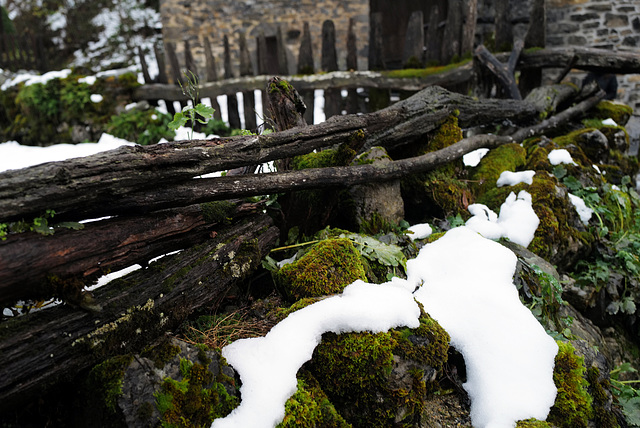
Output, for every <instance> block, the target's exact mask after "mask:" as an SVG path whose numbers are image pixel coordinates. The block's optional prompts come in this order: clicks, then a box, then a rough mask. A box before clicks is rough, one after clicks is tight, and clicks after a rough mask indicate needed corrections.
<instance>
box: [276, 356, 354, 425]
mask: <svg viewBox="0 0 640 428" xmlns="http://www.w3.org/2000/svg"><path fill="white" fill-rule="evenodd" d="M351 427H352V425H351V424H350V423H348V422H347V421H345V420H344V418H343V417H342V416H340V414H339V413H338V412H337V411H336V408H335V407H334V405H333V404H331V402H330V401H329V398H328V397H327V395H326V394H325V393H324V391H322V389H321V388H320V384H319V383H318V381H317V380H316V379H315V378H314V377H313V375H312V374H311V373H309V372H308V371H306V370H304V369H303V370H301V371H300V373H299V374H298V389H297V391H296V392H295V394H293V395H292V396H291V397H290V398H289V399H288V400H287V402H286V403H285V415H284V419H283V420H282V422H281V423H279V424H278V425H277V428H351Z"/></svg>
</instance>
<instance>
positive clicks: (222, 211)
mask: <svg viewBox="0 0 640 428" xmlns="http://www.w3.org/2000/svg"><path fill="white" fill-rule="evenodd" d="M200 209H201V210H202V217H203V218H204V221H206V222H207V223H216V224H228V223H229V222H230V218H231V217H232V216H233V214H234V213H235V211H236V205H235V204H234V203H232V202H229V201H213V202H205V203H202V204H200Z"/></svg>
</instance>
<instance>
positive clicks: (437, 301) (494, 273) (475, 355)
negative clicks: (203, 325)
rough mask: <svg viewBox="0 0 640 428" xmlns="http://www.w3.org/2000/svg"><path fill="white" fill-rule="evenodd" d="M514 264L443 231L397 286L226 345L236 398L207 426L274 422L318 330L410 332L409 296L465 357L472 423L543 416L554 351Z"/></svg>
mask: <svg viewBox="0 0 640 428" xmlns="http://www.w3.org/2000/svg"><path fill="white" fill-rule="evenodd" d="M516 261H517V259H516V257H515V255H514V254H513V253H512V252H511V251H510V250H508V249H507V248H505V247H503V246H502V245H500V244H498V243H496V242H493V241H490V240H488V239H485V238H483V237H482V236H480V235H479V234H478V233H476V232H475V231H473V230H472V229H471V228H469V227H464V226H463V227H459V228H456V229H452V230H450V231H449V232H447V233H446V234H445V235H444V236H443V237H442V238H440V239H439V240H437V241H435V242H434V243H431V244H428V245H426V246H425V247H424V248H423V249H422V250H421V251H420V253H419V254H418V256H417V257H416V258H415V259H413V260H410V261H409V262H408V263H407V279H406V280H405V279H400V278H397V277H396V278H394V279H393V280H392V281H391V282H389V283H385V284H381V285H372V284H366V283H364V282H362V281H356V282H355V283H353V284H351V285H350V286H348V287H347V288H345V290H344V292H343V294H342V295H337V296H332V297H329V298H326V299H324V300H321V301H320V302H317V303H314V304H312V305H310V306H307V307H306V308H304V309H301V310H299V311H297V312H294V313H293V314H291V315H289V316H288V317H287V318H286V319H285V320H284V321H282V322H281V323H279V324H278V325H276V326H275V327H274V328H273V329H272V330H271V331H270V332H269V333H268V334H267V335H266V336H265V337H261V338H251V339H242V340H239V341H236V342H234V343H232V344H230V345H228V346H226V347H225V348H223V349H222V355H223V356H224V357H225V358H226V360H227V362H228V363H229V364H231V365H232V366H233V367H234V368H235V369H236V370H237V372H238V373H239V375H240V378H241V380H242V386H241V388H240V393H241V396H242V401H241V403H240V405H239V406H238V407H237V408H236V409H235V410H234V411H233V412H232V413H231V414H230V415H229V416H227V417H226V418H221V419H216V420H215V421H213V424H212V425H211V427H212V428H226V427H234V428H235V427H240V426H242V427H244V426H250V427H253V428H271V427H274V426H276V425H277V424H278V423H279V422H280V421H282V418H283V417H284V412H285V402H286V400H287V399H288V398H289V397H290V396H291V395H292V394H294V393H295V391H296V373H297V371H298V369H299V368H300V367H301V366H302V364H303V363H304V362H306V361H308V360H309V359H310V358H311V356H312V354H313V350H314V348H315V347H316V346H317V345H318V343H319V342H320V339H321V335H322V333H324V332H328V331H332V332H336V333H342V332H349V331H371V332H380V331H386V330H388V329H389V328H393V327H399V326H405V325H406V326H409V327H412V328H413V327H415V326H417V325H418V324H419V323H418V316H419V310H417V306H416V305H415V302H414V300H413V298H414V297H415V299H416V300H418V301H419V302H420V303H422V304H423V305H424V307H425V309H426V311H427V312H428V313H429V314H430V315H431V316H432V317H434V318H435V319H436V320H437V321H438V322H439V323H440V325H442V327H443V328H444V329H445V330H446V331H447V332H448V333H449V335H450V336H451V340H452V342H451V343H452V345H453V346H454V347H455V348H456V349H457V350H458V351H460V352H461V353H462V355H463V356H464V358H465V364H466V368H467V382H466V383H465V384H464V385H463V386H464V388H465V389H466V390H467V392H468V393H469V396H470V398H471V418H472V422H473V425H474V426H475V427H478V428H485V427H486V428H488V427H491V428H512V427H515V423H516V421H518V420H521V419H528V418H537V419H541V420H544V419H545V418H546V417H547V414H548V412H549V409H550V407H551V406H552V405H553V403H554V400H555V396H556V387H555V385H554V382H553V367H554V358H555V355H556V353H557V350H558V348H557V345H556V343H555V341H554V340H553V339H552V338H551V337H550V336H548V335H547V334H546V332H545V330H544V328H543V327H542V326H541V325H540V324H539V323H538V321H537V320H536V319H535V317H534V316H533V315H532V314H531V312H530V311H529V310H528V309H527V308H526V307H525V306H523V305H522V303H521V302H520V299H519V297H518V291H517V289H516V287H515V286H514V284H513V282H512V277H513V274H514V272H515V267H516ZM416 288H417V289H416ZM413 290H416V291H415V292H413ZM412 292H413V293H412Z"/></svg>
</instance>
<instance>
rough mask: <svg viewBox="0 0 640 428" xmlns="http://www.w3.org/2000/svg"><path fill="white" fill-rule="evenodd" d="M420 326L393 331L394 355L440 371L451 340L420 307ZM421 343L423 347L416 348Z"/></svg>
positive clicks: (445, 359)
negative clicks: (394, 341) (395, 344)
mask: <svg viewBox="0 0 640 428" xmlns="http://www.w3.org/2000/svg"><path fill="white" fill-rule="evenodd" d="M420 311H421V315H420V326H419V327H418V328H403V329H394V330H392V331H391V336H392V337H393V338H394V339H395V340H396V342H397V346H396V347H395V349H394V353H395V354H397V355H400V356H402V357H404V358H406V359H409V360H413V361H417V362H419V363H421V364H427V365H429V366H431V367H433V368H434V369H436V370H438V371H439V370H441V369H442V366H443V365H444V364H445V363H446V362H447V359H448V350H449V342H450V340H451V338H450V337H449V333H447V332H446V331H445V330H444V329H443V328H442V327H441V326H440V324H438V322H437V321H436V320H434V319H433V318H431V316H430V315H429V314H427V313H426V312H424V309H423V308H422V305H420ZM416 343H423V344H424V345H423V346H416Z"/></svg>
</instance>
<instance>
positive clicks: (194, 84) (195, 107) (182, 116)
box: [167, 71, 215, 140]
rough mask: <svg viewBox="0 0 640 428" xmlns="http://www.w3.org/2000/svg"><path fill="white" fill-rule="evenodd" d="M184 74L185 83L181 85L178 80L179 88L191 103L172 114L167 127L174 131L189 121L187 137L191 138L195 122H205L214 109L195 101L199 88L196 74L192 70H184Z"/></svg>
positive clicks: (197, 97) (211, 115)
mask: <svg viewBox="0 0 640 428" xmlns="http://www.w3.org/2000/svg"><path fill="white" fill-rule="evenodd" d="M184 76H185V78H186V83H185V84H184V85H183V84H182V81H178V83H179V84H180V88H181V89H182V93H183V94H184V95H186V96H188V97H189V99H191V102H192V103H193V104H192V106H185V107H183V109H182V111H178V112H176V113H175V114H174V116H173V120H172V121H171V122H169V123H168V124H167V126H168V127H169V129H171V130H173V131H175V130H176V129H178V128H180V127H181V126H185V125H186V124H187V122H191V135H190V136H189V139H190V140H192V139H193V127H194V126H195V125H196V123H200V124H203V125H204V124H206V123H207V120H209V119H211V118H212V117H213V112H214V111H215V110H214V108H213V107H209V106H207V105H205V104H202V103H197V104H196V102H197V101H198V99H199V88H198V76H196V75H195V74H194V73H193V72H192V71H185V72H184Z"/></svg>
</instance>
